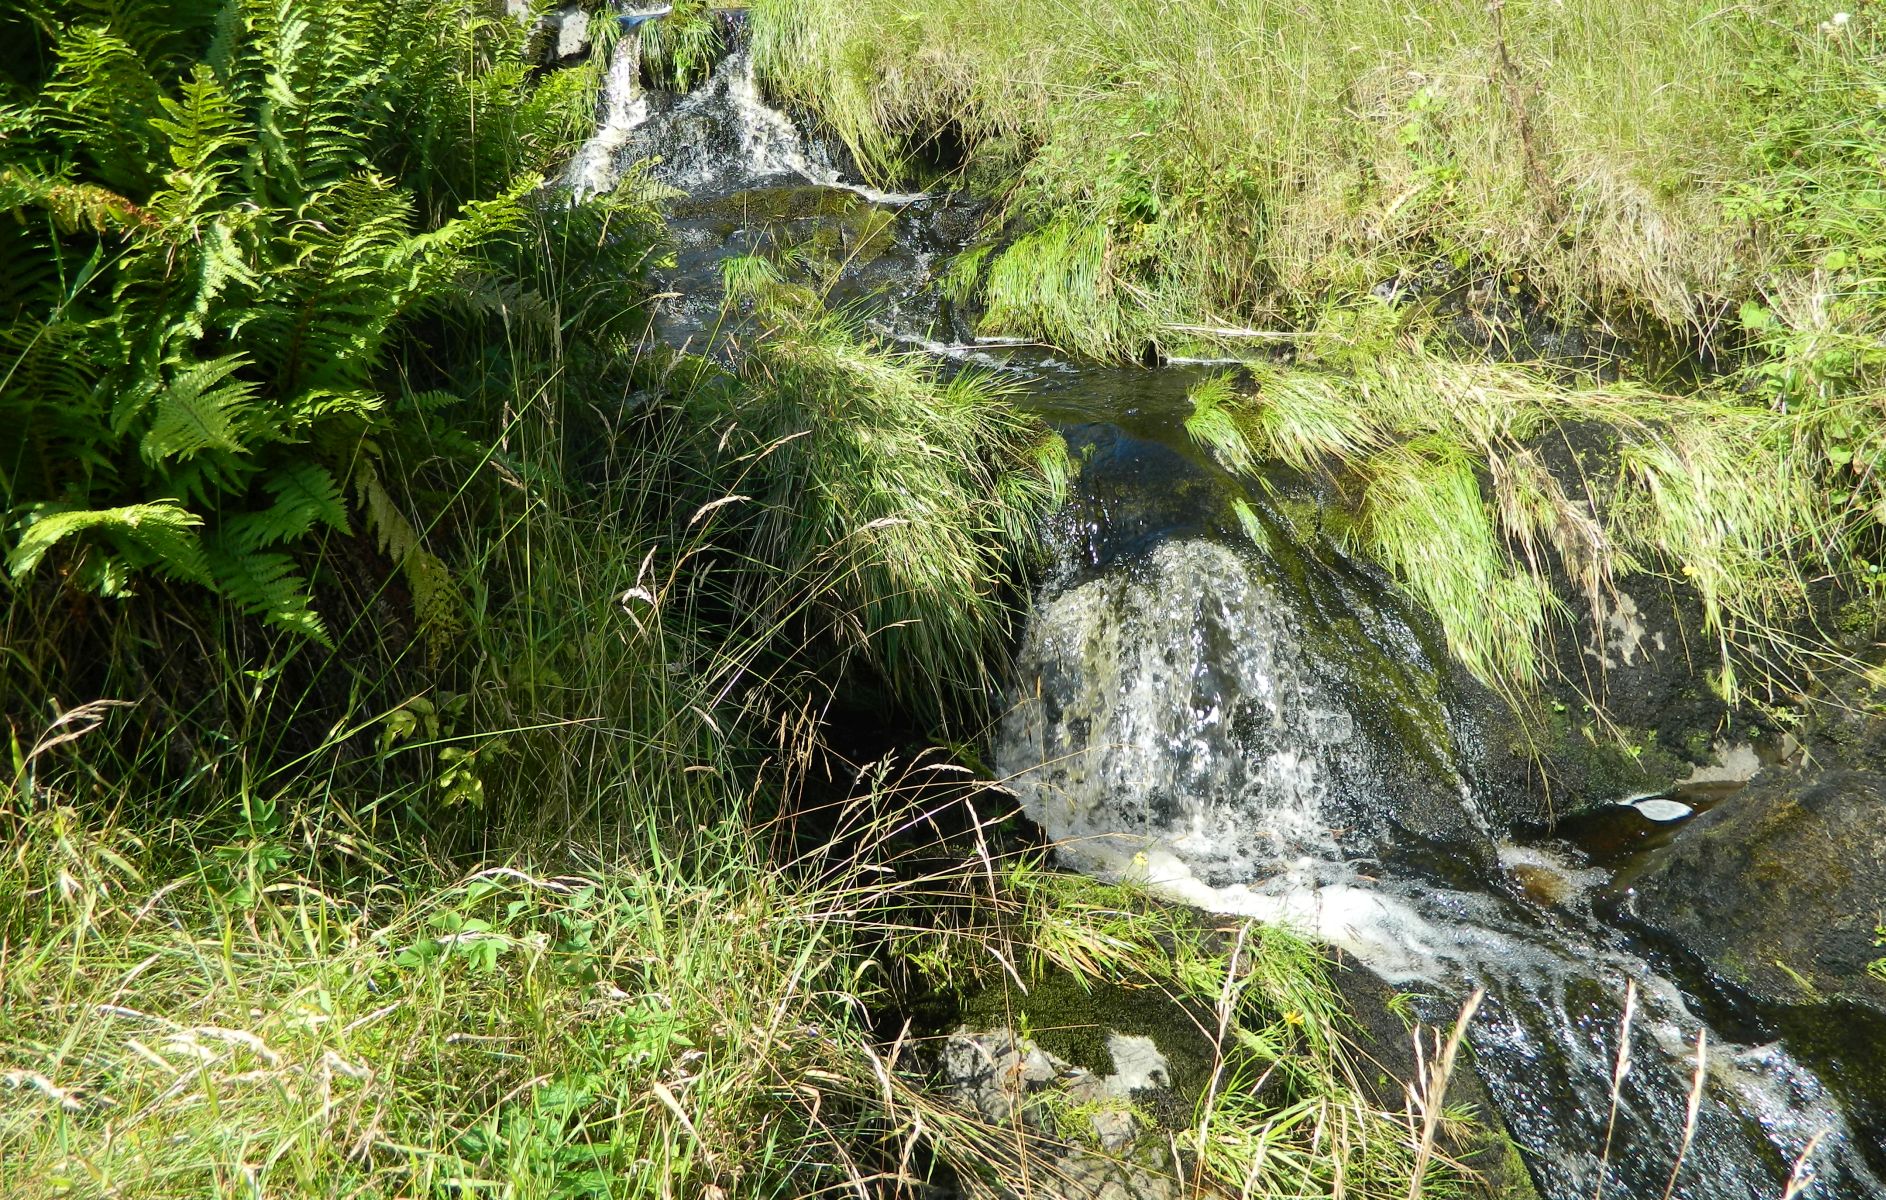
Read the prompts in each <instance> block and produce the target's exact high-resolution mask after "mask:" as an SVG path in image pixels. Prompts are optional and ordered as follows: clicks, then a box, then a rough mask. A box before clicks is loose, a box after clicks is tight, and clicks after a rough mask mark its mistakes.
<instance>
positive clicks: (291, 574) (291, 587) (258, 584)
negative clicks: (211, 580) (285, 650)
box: [208, 542, 333, 646]
mask: <svg viewBox="0 0 1886 1200" xmlns="http://www.w3.org/2000/svg"><path fill="white" fill-rule="evenodd" d="M208 557H209V563H210V568H211V570H212V571H213V572H214V573H215V577H216V583H217V590H219V591H220V592H221V593H222V594H223V595H224V596H225V597H227V598H228V599H230V600H232V601H234V602H235V603H236V604H237V605H238V606H239V607H240V608H241V609H242V610H243V611H244V612H246V613H248V614H249V615H251V616H256V617H261V618H262V619H263V620H265V621H267V622H268V623H269V624H271V625H274V626H276V627H278V628H281V629H286V630H288V631H289V632H290V633H297V634H300V635H301V636H303V637H306V638H310V639H312V640H313V641H316V642H319V643H321V644H322V645H324V646H331V645H332V644H333V642H332V640H331V639H330V638H329V637H328V633H327V626H326V625H324V624H323V623H322V621H321V618H320V617H318V616H316V615H315V612H314V607H313V605H312V604H311V603H310V601H309V599H308V581H307V580H306V579H305V578H303V577H302V575H301V572H300V570H299V569H298V568H297V567H296V566H295V560H294V559H292V558H290V557H289V556H288V555H286V554H280V553H275V552H259V551H255V550H245V549H242V548H240V547H237V546H233V545H229V544H227V543H223V542H218V543H217V544H215V545H214V546H212V547H211V549H210V551H209V555H208Z"/></svg>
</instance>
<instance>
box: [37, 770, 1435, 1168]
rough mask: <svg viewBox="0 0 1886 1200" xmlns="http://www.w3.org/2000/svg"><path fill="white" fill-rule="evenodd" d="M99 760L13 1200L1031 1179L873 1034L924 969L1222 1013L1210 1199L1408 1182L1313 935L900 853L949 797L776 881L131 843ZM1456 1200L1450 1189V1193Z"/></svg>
mask: <svg viewBox="0 0 1886 1200" xmlns="http://www.w3.org/2000/svg"><path fill="white" fill-rule="evenodd" d="M84 745H85V739H83V738H81V739H80V740H79V742H78V743H77V746H78V748H79V749H80V752H81V753H82V748H83V747H84ZM73 749H74V747H73V746H71V745H68V746H67V747H65V748H64V749H62V750H59V751H55V752H53V753H51V754H47V755H44V756H42V757H41V758H40V759H39V760H38V761H37V762H35V763H33V764H31V765H32V766H33V767H35V768H36V770H35V771H34V772H32V773H31V774H30V775H28V776H25V777H23V778H22V780H21V781H20V782H19V783H16V784H15V785H13V786H10V787H8V788H6V789H4V790H3V791H0V820H4V821H5V822H6V825H7V827H8V828H9V830H10V831H11V834H10V839H9V844H8V846H7V850H6V854H5V856H4V858H0V935H3V937H4V944H5V946H6V947H7V967H8V969H7V971H6V974H5V979H4V984H3V985H0V989H3V990H0V998H3V999H4V1001H5V1003H4V1005H0V1082H3V1085H4V1086H5V1088H6V1089H7V1092H6V1095H7V1102H6V1103H5V1104H4V1105H3V1106H0V1189H4V1190H5V1192H6V1194H7V1195H9V1196H19V1197H22V1198H37V1197H54V1196H115V1197H126V1198H130V1200H143V1198H157V1197H184V1196H199V1195H204V1194H223V1193H228V1192H235V1193H238V1194H263V1195H270V1196H283V1197H316V1196H321V1197H332V1196H346V1197H376V1196H386V1197H392V1196H403V1197H428V1196H438V1197H446V1196H460V1195H464V1194H465V1193H466V1192H467V1191H468V1190H470V1191H473V1192H478V1191H485V1190H492V1191H496V1192H499V1193H501V1194H504V1195H510V1196H516V1197H519V1198H520V1200H531V1198H538V1197H542V1198H560V1200H570V1198H579V1197H580V1198H588V1197H598V1198H600V1197H605V1196H606V1197H625V1196H642V1195H647V1196H666V1195H673V1194H676V1193H677V1192H695V1191H706V1190H710V1189H720V1191H721V1192H723V1193H724V1194H727V1195H742V1196H761V1195H814V1194H821V1193H822V1192H823V1191H825V1190H827V1189H835V1188H854V1187H865V1188H867V1189H871V1188H884V1189H887V1190H889V1189H891V1188H892V1187H893V1185H895V1184H896V1183H897V1181H899V1180H902V1181H903V1182H904V1183H906V1184H908V1183H914V1182H916V1178H915V1175H913V1173H915V1174H916V1175H921V1174H922V1173H925V1172H928V1171H930V1170H932V1169H941V1168H940V1167H938V1168H933V1166H932V1164H947V1165H948V1168H949V1169H952V1170H954V1171H956V1172H958V1173H960V1174H961V1175H964V1176H967V1177H970V1178H976V1179H980V1180H982V1181H983V1183H984V1185H985V1186H998V1185H1000V1186H1008V1187H1011V1188H1012V1187H1019V1186H1025V1185H1024V1184H1023V1183H1022V1181H1021V1178H1020V1175H1019V1174H1018V1172H1019V1171H1021V1170H1022V1167H1021V1166H1020V1164H1018V1163H1017V1162H1016V1160H1015V1159H1014V1156H1013V1153H1012V1150H1013V1146H1012V1141H1011V1139H1012V1137H1013V1134H1012V1133H1011V1132H1007V1131H1004V1130H1001V1129H995V1128H990V1127H987V1126H984V1125H981V1124H980V1123H978V1122H977V1121H976V1120H974V1119H971V1118H969V1117H967V1116H966V1115H965V1114H962V1113H960V1112H954V1111H952V1110H950V1109H948V1108H946V1107H944V1106H942V1105H940V1104H939V1103H938V1102H937V1101H936V1100H935V1099H934V1098H932V1097H931V1096H929V1095H928V1094H927V1093H926V1091H925V1088H924V1084H923V1078H924V1067H923V1053H924V1050H923V1043H922V1041H921V1039H920V1038H912V1037H911V1036H910V1035H909V1032H908V1031H906V1032H905V1033H904V1034H901V1035H898V1036H896V1037H895V1038H892V1039H890V1040H888V1041H887V1040H885V1039H884V1038H883V1036H882V1035H881V1034H879V1033H878V1032H876V1031H875V1030H874V1029H873V1027H872V1023H871V1022H872V1017H873V1016H874V1015H877V1014H881V1013H882V1012H883V1011H884V1010H883V1006H884V1005H885V1004H887V1003H890V1002H893V1001H895V1000H896V999H897V997H898V996H899V995H900V994H902V995H905V996H908V995H909V994H910V993H909V988H910V986H911V979H912V976H911V973H910V969H909V968H908V967H899V965H898V964H918V965H919V967H920V971H921V973H920V974H919V975H918V976H916V977H915V978H916V982H917V983H919V984H921V983H922V981H923V980H925V979H927V980H928V981H929V984H928V985H927V986H939V985H948V984H954V985H956V986H971V985H975V984H978V983H990V982H1000V981H1004V980H1007V979H1015V980H1020V979H1022V978H1024V977H1025V976H1031V975H1033V974H1034V973H1036V972H1038V971H1040V970H1043V969H1058V970H1062V971H1072V972H1075V973H1076V975H1077V976H1078V977H1081V978H1087V979H1095V980H1099V979H1105V980H1108V981H1109V982H1112V983H1114V984H1124V985H1126V986H1129V987H1138V988H1151V989H1156V990H1166V991H1169V992H1171V993H1172V994H1174V995H1184V996H1190V997H1193V998H1194V999H1196V1000H1199V1001H1202V1002H1205V1003H1207V1004H1213V1003H1215V1004H1217V1005H1219V1007H1220V1011H1222V1012H1223V1013H1224V1014H1225V1024H1224V1025H1223V1027H1222V1028H1221V1029H1220V1030H1219V1031H1218V1034H1217V1036H1216V1041H1217V1044H1218V1045H1219V1047H1220V1055H1221V1057H1223V1059H1224V1061H1225V1062H1226V1063H1227V1064H1229V1063H1234V1062H1235V1063H1238V1064H1241V1065H1240V1066H1239V1067H1238V1072H1239V1073H1238V1074H1236V1075H1235V1076H1228V1077H1226V1079H1225V1080H1224V1081H1223V1082H1222V1083H1221V1085H1220V1086H1219V1087H1218V1089H1217V1091H1216V1092H1215V1094H1214V1096H1213V1097H1212V1098H1211V1100H1210V1101H1209V1103H1207V1104H1206V1105H1205V1106H1204V1107H1202V1108H1201V1111H1200V1114H1199V1118H1200V1123H1199V1125H1198V1126H1197V1127H1196V1129H1194V1130H1192V1131H1190V1132H1187V1131H1181V1132H1180V1134H1179V1137H1180V1139H1181V1142H1182V1143H1184V1144H1186V1145H1188V1146H1191V1147H1193V1148H1195V1149H1198V1150H1199V1151H1200V1152H1201V1153H1202V1155H1203V1157H1204V1160H1205V1164H1206V1165H1205V1169H1206V1170H1207V1172H1208V1173H1209V1174H1211V1175H1213V1176H1214V1177H1216V1178H1217V1179H1218V1181H1219V1182H1220V1183H1222V1184H1224V1185H1226V1186H1233V1187H1236V1186H1239V1185H1246V1186H1247V1187H1250V1188H1254V1189H1255V1190H1247V1191H1246V1192H1245V1194H1249V1195H1258V1196H1269V1195H1277V1196H1282V1195H1300V1194H1304V1192H1303V1191H1302V1189H1303V1188H1305V1187H1321V1186H1325V1185H1326V1184H1327V1183H1328V1181H1329V1180H1331V1179H1333V1178H1337V1177H1346V1178H1347V1179H1348V1180H1349V1186H1350V1187H1351V1188H1352V1189H1354V1190H1352V1191H1351V1192H1350V1193H1349V1194H1352V1195H1366V1196H1376V1195H1380V1196H1390V1195H1393V1196H1402V1195H1406V1194H1407V1178H1408V1170H1409V1164H1410V1163H1411V1162H1412V1157H1413V1153H1414V1147H1413V1144H1412V1142H1411V1140H1410V1131H1409V1127H1408V1126H1407V1125H1405V1124H1404V1123H1403V1122H1401V1121H1400V1120H1398V1119H1396V1118H1395V1117H1394V1116H1393V1115H1392V1114H1389V1113H1384V1112H1379V1111H1377V1110H1375V1109H1374V1108H1372V1107H1370V1106H1369V1105H1368V1104H1367V1103H1366V1102H1363V1101H1361V1100H1360V1099H1358V1093H1357V1091H1356V1089H1355V1085H1354V1084H1353V1083H1352V1082H1350V1081H1351V1080H1352V1079H1353V1074H1352V1070H1353V1068H1351V1067H1350V1066H1349V1065H1348V1064H1349V1062H1350V1059H1349V1058H1348V1053H1349V1052H1347V1051H1345V1050H1344V1049H1343V1041H1342V1039H1343V1036H1344V1034H1343V1029H1344V1024H1343V1017H1342V1015H1341V1011H1340V1008H1339V1006H1338V1005H1337V1004H1336V1002H1335V1001H1334V999H1333V997H1332V995H1331V993H1330V992H1329V990H1328V985H1327V982H1326V981H1325V979H1324V977H1323V975H1322V968H1321V965H1320V959H1319V957H1318V956H1317V954H1316V952H1315V951H1314V950H1313V949H1312V948H1311V947H1310V946H1309V945H1308V944H1306V943H1303V942H1301V941H1299V940H1296V939H1293V938H1291V937H1290V936H1289V935H1287V934H1285V933H1282V932H1280V931H1262V930H1255V931H1247V934H1248V935H1249V938H1248V941H1246V940H1244V939H1240V944H1239V947H1238V949H1237V950H1236V951H1235V952H1234V953H1232V954H1231V955H1230V956H1229V957H1227V953H1226V950H1227V947H1226V946H1225V944H1224V943H1223V942H1222V941H1220V942H1217V943H1215V944H1214V943H1211V942H1208V941H1206V940H1204V939H1201V937H1200V936H1199V934H1198V933H1197V931H1196V929H1195V928H1194V927H1193V926H1192V925H1191V923H1190V922H1189V921H1188V920H1187V919H1186V918H1184V917H1182V916H1178V915H1176V914H1172V913H1171V912H1169V911H1168V910H1163V909H1160V908H1156V907H1153V906H1151V905H1149V904H1148V903H1147V902H1146V901H1144V900H1143V899H1141V898H1139V897H1138V896H1136V895H1134V894H1133V893H1132V892H1130V891H1126V890H1122V889H1118V888H1103V887H1100V886H1099V885H1095V884H1092V883H1089V882H1087V881H1082V880H1077V879H1070V878H1067V877H1062V876H1057V875H1053V874H1049V873H1046V872H1044V871H1043V870H1042V869H1041V868H1040V867H1039V866H1038V865H1037V864H1036V863H1035V862H1033V861H1032V860H1027V859H1009V858H1000V859H978V858H976V857H975V856H973V855H972V856H970V857H968V858H964V857H961V856H960V855H956V856H953V857H952V859H951V860H943V859H939V858H938V857H937V855H936V854H935V849H936V847H931V846H928V845H926V844H924V843H922V842H920V841H917V842H913V841H912V840H910V839H908V838H902V839H900V838H898V837H895V836H892V833H893V831H894V830H895V829H896V828H897V827H898V826H899V825H906V824H909V823H910V822H911V821H912V820H913V818H915V817H916V816H917V815H918V812H920V811H924V812H935V811H936V809H937V805H936V799H937V796H936V793H935V791H934V787H933V786H926V785H925V784H924V783H923V781H922V778H921V776H916V777H913V776H904V777H903V778H901V779H900V778H897V777H895V776H893V777H891V778H889V779H887V780H885V781H884V782H885V787H884V788H882V789H881V790H875V791H874V792H873V793H872V794H870V795H868V796H861V797H860V798H859V801H858V802H857V804H856V805H855V806H854V808H853V809H852V810H851V811H852V817H853V820H852V821H851V822H849V823H848V826H847V828H846V829H845V834H846V837H845V842H846V845H847V847H848V848H846V849H843V850H842V851H839V849H838V847H836V846H826V847H814V848H813V850H812V852H811V853H808V854H805V855H802V856H798V857H795V858H788V859H786V860H777V859H770V858H769V856H768V854H767V852H766V849H765V847H766V846H767V839H766V837H765V834H766V830H765V829H764V828H760V829H756V828H755V827H753V826H752V825H751V824H749V823H747V822H745V821H741V820H733V821H727V822H723V823H721V824H719V825H717V826H715V827H713V828H710V829H702V830H700V831H699V832H698V835H697V836H696V837H695V838H694V839H692V840H691V841H689V843H688V848H687V850H686V852H685V853H676V852H673V851H671V850H670V849H668V847H670V846H672V845H673V844H674V839H673V837H672V832H671V829H670V827H669V825H668V822H667V820H666V818H665V816H654V817H638V816H637V815H636V813H635V812H634V810H633V809H629V810H627V811H624V812H621V813H619V814H618V815H619V817H620V818H621V820H622V821H623V822H624V823H625V827H624V828H622V829H621V831H620V832H621V833H622V834H623V835H624V837H623V840H622V841H621V843H620V844H618V845H616V846H614V847H613V848H611V849H607V850H592V849H584V848H572V847H570V846H569V845H568V844H567V843H566V844H565V845H564V846H562V847H560V848H559V847H551V846H544V847H542V848H540V849H538V850H535V851H531V850H528V849H513V850H511V851H507V852H503V853H502V854H501V855H499V856H496V857H493V858H489V859H485V860H483V861H476V860H464V861H459V862H453V861H449V860H447V859H444V858H442V857H440V856H438V855H437V854H435V853H431V852H428V850H427V849H426V848H425V847H424V846H423V845H422V844H420V843H417V842H407V841H398V840H383V839H376V838H374V837H373V836H372V835H370V834H369V833H368V832H367V831H366V830H365V829H364V828H363V827H362V826H361V825H360V824H359V823H358V821H357V820H356V819H355V816H354V814H353V813H350V812H349V811H348V810H347V807H346V806H345V805H343V804H339V803H335V802H334V801H333V800H332V799H330V801H329V802H328V803H327V804H325V805H323V804H315V803H308V804H303V805H300V806H297V807H296V808H295V809H294V810H293V816H292V818H291V819H289V820H288V821H286V822H285V823H284V824H282V825H280V826H270V827H263V826H258V825H257V824H256V823H255V822H254V821H253V820H247V819H245V818H244V817H243V816H242V815H241V814H238V813H237V812H235V811H234V810H225V811H221V812H218V813H214V814H208V815H204V816H199V817H197V818H195V819H193V820H191V821H189V822H170V823H164V824H160V825H148V824H147V825H146V827H144V828H141V829H134V828H132V827H131V826H130V825H127V824H123V823H120V822H119V820H118V819H117V818H114V817H113V816H112V815H111V814H110V812H109V811H108V810H106V809H101V808H98V807H93V806H89V805H88V806H85V807H75V806H73V805H72V804H70V803H68V802H67V801H68V800H69V799H70V797H67V796H65V795H63V794H62V793H60V792H59V791H58V790H56V789H55V787H54V786H53V785H52V784H51V783H50V781H51V780H53V779H56V778H59V777H62V776H64V775H65V773H66V770H67V769H68V768H69V767H70V766H71V765H72V763H73V761H74V760H73V759H72V757H71V755H72V752H73ZM913 778H914V779H915V782H913ZM132 799H133V800H135V798H132ZM730 799H731V798H730ZM284 811H285V812H286V811H288V810H284ZM252 815H253V814H251V816H252ZM641 821H646V823H645V824H644V823H639V822H641ZM756 835H757V836H756ZM926 861H927V862H929V863H931V864H932V866H931V867H930V868H928V869H925V868H923V867H922V866H921V865H920V864H921V863H924V862H926ZM939 864H940V865H939ZM900 980H902V981H903V982H901V983H900V982H898V981H900ZM1260 1075H1261V1077H1260ZM1265 1084H1268V1086H1264V1085H1265ZM1260 1089H1261V1090H1260ZM1207 1114H1210V1116H1209V1119H1208V1118H1207ZM1396 1172H1399V1175H1398V1176H1397V1175H1396V1174H1395V1173H1396ZM1458 1179H1459V1172H1458V1170H1457V1169H1456V1168H1454V1167H1452V1166H1449V1165H1447V1164H1445V1163H1441V1164H1438V1165H1437V1166H1436V1167H1435V1169H1434V1172H1433V1174H1432V1177H1431V1180H1430V1182H1431V1184H1432V1185H1433V1186H1434V1187H1435V1188H1437V1189H1439V1190H1438V1191H1435V1192H1434V1193H1432V1194H1446V1192H1447V1190H1449V1189H1450V1188H1451V1187H1453V1186H1455V1184H1454V1183H1453V1182H1450V1181H1457V1180H1458ZM1253 1181H1256V1182H1255V1183H1254V1182H1253ZM1259 1185H1261V1186H1259Z"/></svg>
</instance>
